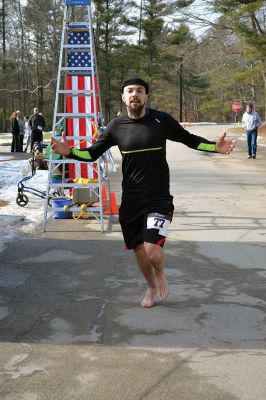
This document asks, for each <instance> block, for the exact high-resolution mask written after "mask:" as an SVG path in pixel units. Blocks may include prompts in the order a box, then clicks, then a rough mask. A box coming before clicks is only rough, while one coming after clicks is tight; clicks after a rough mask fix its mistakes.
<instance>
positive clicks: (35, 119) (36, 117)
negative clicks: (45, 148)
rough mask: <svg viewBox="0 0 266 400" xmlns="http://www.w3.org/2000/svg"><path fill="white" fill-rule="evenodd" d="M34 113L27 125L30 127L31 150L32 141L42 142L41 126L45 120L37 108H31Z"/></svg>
mask: <svg viewBox="0 0 266 400" xmlns="http://www.w3.org/2000/svg"><path fill="white" fill-rule="evenodd" d="M33 112H34V114H33V115H31V117H30V119H29V126H30V128H31V151H32V149H33V145H34V143H37V144H42V141H43V128H44V127H45V120H44V118H43V116H42V115H41V114H40V113H39V109H38V108H37V107H35V108H34V109H33Z"/></svg>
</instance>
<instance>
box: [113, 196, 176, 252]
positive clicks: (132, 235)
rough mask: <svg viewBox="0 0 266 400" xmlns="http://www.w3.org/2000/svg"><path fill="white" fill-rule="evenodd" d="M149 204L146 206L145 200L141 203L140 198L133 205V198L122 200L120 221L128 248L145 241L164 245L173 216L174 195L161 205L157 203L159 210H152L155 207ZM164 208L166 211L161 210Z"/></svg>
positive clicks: (133, 247)
mask: <svg viewBox="0 0 266 400" xmlns="http://www.w3.org/2000/svg"><path fill="white" fill-rule="evenodd" d="M130 203H131V204H130ZM140 204H141V206H142V207H140ZM147 204H148V205H149V207H148V206H147V207H145V205H144V204H143V202H141V203H140V202H139V201H138V200H136V202H135V203H134V205H132V200H131V201H130V202H128V201H124V202H123V201H122V204H121V207H120V209H119V222H120V225H121V229H122V233H123V236H124V241H125V245H126V248H127V249H135V248H136V247H137V246H138V245H139V244H142V243H144V242H148V243H153V244H157V245H158V246H161V247H163V245H164V242H165V240H166V237H167V229H168V226H169V224H170V222H171V221H172V216H173V205H172V196H171V198H170V201H167V203H164V202H163V204H162V206H161V207H159V205H157V207H158V209H159V211H158V212H157V211H156V212H154V211H151V210H154V207H152V208H151V207H150V206H151V204H150V202H148V203H147ZM157 207H156V208H157ZM156 208H155V210H156ZM162 209H163V210H164V211H161V210H162Z"/></svg>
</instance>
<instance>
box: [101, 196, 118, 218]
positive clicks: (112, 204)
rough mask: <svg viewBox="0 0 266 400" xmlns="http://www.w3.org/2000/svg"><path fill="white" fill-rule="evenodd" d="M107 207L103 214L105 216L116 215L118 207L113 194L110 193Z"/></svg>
mask: <svg viewBox="0 0 266 400" xmlns="http://www.w3.org/2000/svg"><path fill="white" fill-rule="evenodd" d="M106 204H107V205H108V206H107V207H108V208H107V210H106V211H105V212H104V214H105V215H118V207H117V202H116V198H115V193H114V192H111V193H110V201H109V202H107V203H106Z"/></svg>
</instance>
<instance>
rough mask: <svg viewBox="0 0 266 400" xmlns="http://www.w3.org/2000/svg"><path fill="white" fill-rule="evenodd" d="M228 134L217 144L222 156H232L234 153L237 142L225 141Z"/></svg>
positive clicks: (217, 149)
mask: <svg viewBox="0 0 266 400" xmlns="http://www.w3.org/2000/svg"><path fill="white" fill-rule="evenodd" d="M225 137H226V132H224V134H223V135H222V136H221V137H220V139H219V140H218V141H217V143H216V151H217V152H218V153H221V154H230V153H231V151H233V149H234V147H235V144H236V140H225Z"/></svg>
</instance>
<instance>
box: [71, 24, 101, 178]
mask: <svg viewBox="0 0 266 400" xmlns="http://www.w3.org/2000/svg"><path fill="white" fill-rule="evenodd" d="M89 42H90V36H89V31H86V30H81V31H78V30H75V31H71V32H69V33H68V44H74V45H76V44H78V45H79V44H81V45H82V44H84V45H87V44H89ZM67 66H68V67H75V68H80V67H83V68H88V73H86V71H85V72H84V70H82V74H80V75H79V72H78V71H77V72H76V73H77V75H72V74H71V75H67V76H66V83H65V85H66V89H67V90H75V91H77V90H81V91H82V90H94V91H95V92H94V94H93V95H80V96H79V95H77V96H70V95H67V96H66V112H67V113H74V114H77V113H86V114H87V113H88V114H94V115H96V116H97V115H98V82H97V78H96V76H94V77H92V75H91V71H90V68H91V56H90V51H89V48H85V49H78V50H75V49H73V50H72V49H70V50H69V51H68V55H67ZM93 79H94V81H93ZM94 98H95V99H96V101H95V103H96V110H94V104H95V103H94ZM96 123H97V117H96V118H81V117H75V118H67V120H66V130H67V136H73V140H69V141H68V144H69V146H74V147H75V148H76V149H84V148H86V147H89V146H90V145H91V144H93V143H95V139H91V140H90V141H88V138H87V139H86V137H91V136H95V135H96V134H97V128H96V125H95V124H96ZM79 136H84V140H83V139H81V138H77V139H75V137H79ZM97 165H98V164H97V162H94V163H77V164H69V178H70V180H73V179H75V178H87V179H97V178H98V173H97Z"/></svg>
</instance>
